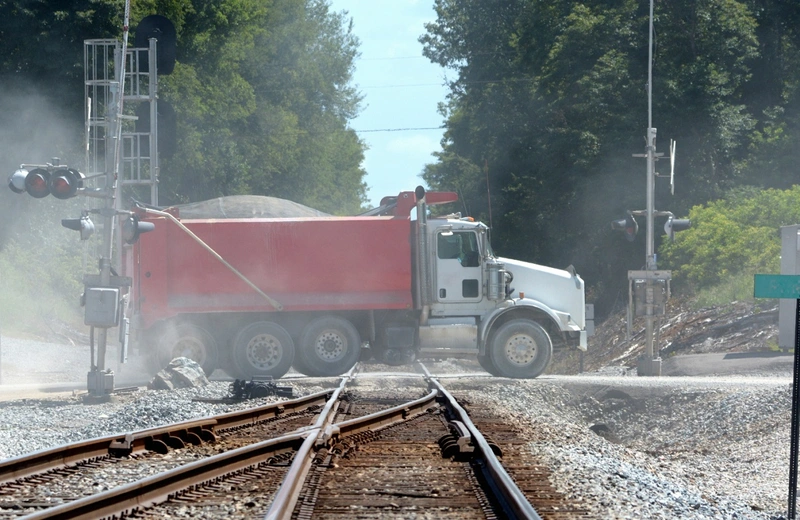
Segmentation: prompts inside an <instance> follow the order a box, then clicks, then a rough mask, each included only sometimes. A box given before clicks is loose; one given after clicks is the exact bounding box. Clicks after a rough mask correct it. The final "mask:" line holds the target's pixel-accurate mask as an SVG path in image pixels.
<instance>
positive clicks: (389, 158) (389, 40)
mask: <svg viewBox="0 0 800 520" xmlns="http://www.w3.org/2000/svg"><path fill="white" fill-rule="evenodd" d="M331 9H332V10H333V11H337V12H341V11H347V12H348V13H349V14H348V16H349V17H350V18H352V20H353V32H354V34H355V35H356V36H357V37H358V38H359V40H361V57H360V58H359V59H358V60H357V61H356V71H355V75H354V80H353V83H354V84H355V85H356V86H357V87H358V89H359V90H360V91H361V93H362V94H363V95H364V101H363V103H362V107H363V108H362V111H361V114H360V115H359V117H358V118H356V119H355V120H353V121H352V123H351V126H352V128H354V129H355V130H358V131H359V136H360V137H361V138H362V139H363V140H364V141H365V142H366V143H367V145H368V146H369V149H368V150H367V151H366V154H365V160H364V164H363V166H364V169H365V170H366V171H367V176H366V178H365V181H366V183H367V186H368V187H369V191H368V192H367V196H368V198H369V201H370V202H371V204H372V205H373V206H377V205H378V202H379V201H380V199H381V198H382V197H384V196H386V195H397V194H398V193H399V192H401V191H413V190H414V188H416V187H417V185H419V184H423V185H424V183H423V181H422V179H421V178H420V176H419V175H420V173H421V172H422V168H423V166H424V165H425V164H427V163H430V162H433V161H434V158H433V157H432V156H431V153H433V152H435V151H437V150H439V149H440V144H439V141H440V140H441V138H442V130H441V129H435V130H397V131H381V132H365V130H387V129H391V130H395V129H406V128H431V127H440V126H441V125H442V117H441V115H439V113H438V112H437V111H436V108H437V104H438V103H439V102H442V101H444V100H445V96H446V95H447V92H448V91H447V89H446V88H445V87H444V78H445V69H443V68H441V67H439V66H438V65H434V64H432V63H431V62H430V61H429V60H428V59H427V58H424V57H423V56H422V44H420V43H419V41H418V38H419V37H420V35H422V34H423V33H424V32H425V28H424V24H425V23H426V22H432V21H434V20H435V19H436V14H435V13H434V11H433V0H331ZM450 74H451V76H452V74H453V72H450Z"/></svg>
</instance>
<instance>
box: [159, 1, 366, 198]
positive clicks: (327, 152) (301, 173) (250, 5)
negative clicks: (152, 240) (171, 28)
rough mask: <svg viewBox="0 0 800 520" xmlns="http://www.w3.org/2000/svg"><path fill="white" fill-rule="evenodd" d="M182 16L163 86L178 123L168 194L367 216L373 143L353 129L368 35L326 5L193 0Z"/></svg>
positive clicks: (168, 164)
mask: <svg viewBox="0 0 800 520" xmlns="http://www.w3.org/2000/svg"><path fill="white" fill-rule="evenodd" d="M183 19H184V20H185V21H184V23H183V24H182V30H181V32H179V40H178V48H179V53H178V64H177V66H176V69H175V71H174V73H173V74H172V75H170V76H168V77H165V78H164V80H163V83H162V85H163V91H164V98H165V99H167V100H169V101H171V102H172V104H173V105H174V106H175V109H176V112H177V114H178V125H179V151H178V153H176V154H175V156H174V157H173V158H171V159H169V160H168V161H165V166H164V168H163V170H164V171H165V172H168V173H165V174H164V175H163V176H162V179H163V187H164V191H163V193H164V196H165V197H166V198H167V199H168V200H171V201H172V202H184V201H187V200H202V199H208V198H212V197H215V196H219V195H232V194H242V193H254V194H263V195H270V196H275V197H282V198H287V199H291V200H294V201H296V202H300V203H303V204H306V205H309V206H312V207H315V208H317V209H320V210H323V211H328V212H332V213H355V212H358V211H359V210H360V208H361V206H362V204H363V203H364V202H365V201H366V185H365V184H364V182H363V176H364V175H365V172H364V171H363V169H362V168H361V162H362V160H363V151H364V143H363V142H362V141H361V140H360V139H359V138H358V137H357V135H356V134H355V132H354V131H353V130H352V129H350V128H349V127H348V122H349V120H351V119H352V118H354V117H355V115H356V114H357V112H358V109H359V102H360V100H361V98H360V95H359V94H358V93H357V92H356V91H355V89H354V88H353V87H352V86H351V85H350V81H351V77H352V72H353V60H354V59H355V57H356V56H357V48H358V40H357V39H356V38H355V36H353V35H352V32H351V28H350V27H349V25H347V23H346V18H345V16H344V15H343V14H340V13H333V12H331V11H330V9H329V4H328V2H327V1H325V0H274V1H272V2H268V3H265V2H259V1H254V0H252V1H251V0H230V1H226V2H216V1H215V2H195V3H194V6H193V8H192V9H189V10H187V11H186V12H185V13H184V14H183Z"/></svg>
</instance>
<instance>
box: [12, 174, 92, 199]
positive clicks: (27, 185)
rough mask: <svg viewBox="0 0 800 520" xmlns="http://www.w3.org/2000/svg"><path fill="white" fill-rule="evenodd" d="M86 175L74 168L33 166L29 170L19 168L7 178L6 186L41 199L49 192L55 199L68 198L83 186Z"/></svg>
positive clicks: (15, 191)
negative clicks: (52, 168)
mask: <svg viewBox="0 0 800 520" xmlns="http://www.w3.org/2000/svg"><path fill="white" fill-rule="evenodd" d="M85 178H86V177H85V176H84V175H83V174H82V173H81V172H79V171H78V170H76V169H74V168H66V167H60V168H56V169H54V170H51V169H46V168H34V169H32V170H30V171H28V170H26V169H24V168H20V169H19V170H17V171H15V172H14V173H13V174H12V175H11V177H10V178H9V179H8V187H9V188H11V191H13V192H14V193H25V192H28V194H29V195H30V196H31V197H34V198H37V199H42V198H44V197H47V196H48V195H50V194H51V193H52V194H53V196H54V197H55V198H57V199H62V200H63V199H69V198H72V197H74V196H75V195H77V194H78V190H79V189H80V188H83V180H84V179H85Z"/></svg>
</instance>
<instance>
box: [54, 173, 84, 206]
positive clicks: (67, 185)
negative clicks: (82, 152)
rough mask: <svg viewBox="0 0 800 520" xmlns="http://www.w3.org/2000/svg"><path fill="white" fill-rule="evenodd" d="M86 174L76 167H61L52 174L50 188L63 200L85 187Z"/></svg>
mask: <svg viewBox="0 0 800 520" xmlns="http://www.w3.org/2000/svg"><path fill="white" fill-rule="evenodd" d="M83 179H85V176H84V175H83V174H82V173H81V172H79V171H78V170H76V169H74V168H60V169H58V170H55V171H54V172H53V173H51V174H50V182H49V186H48V187H49V189H50V193H52V194H53V197H55V198H57V199H61V200H65V199H70V198H72V197H74V196H75V195H77V194H78V188H83Z"/></svg>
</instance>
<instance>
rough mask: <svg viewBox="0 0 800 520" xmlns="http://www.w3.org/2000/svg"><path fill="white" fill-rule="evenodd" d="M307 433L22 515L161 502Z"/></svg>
mask: <svg viewBox="0 0 800 520" xmlns="http://www.w3.org/2000/svg"><path fill="white" fill-rule="evenodd" d="M309 436H311V437H313V434H309V432H301V433H291V434H289V435H283V436H281V437H276V438H274V439H269V440H266V441H262V442H259V443H256V444H251V445H249V446H244V447H242V448H237V449H235V450H231V451H226V452H224V453H221V454H219V455H215V456H213V457H209V458H207V459H203V460H199V461H197V462H192V463H190V464H186V465H184V466H180V467H178V468H175V469H172V470H169V471H165V472H163V473H159V474H157V475H154V476H152V477H147V478H144V479H142V480H138V481H136V482H131V483H130V484H126V485H124V486H120V487H117V488H114V489H111V490H109V491H104V492H102V493H97V494H95V495H91V496H88V497H85V498H81V499H78V500H75V501H73V502H68V503H66V504H61V505H58V506H55V507H51V508H49V509H46V510H44V511H40V512H37V513H34V514H31V515H28V516H26V517H25V518H26V519H28V520H44V519H52V518H70V519H85V520H94V519H97V518H103V517H107V516H112V515H122V514H123V513H125V512H132V511H134V510H136V509H139V508H145V507H149V506H152V505H154V504H157V503H160V502H164V501H166V500H168V499H169V498H170V495H172V494H173V493H179V492H181V491H184V490H186V489H188V488H191V487H193V486H198V485H202V484H203V483H205V482H210V481H213V480H214V479H219V478H223V477H225V476H226V475H229V474H231V473H238V472H241V471H244V470H247V469H248V468H252V467H255V466H258V465H259V464H261V463H265V462H267V461H268V459H269V458H270V457H272V456H274V455H276V454H280V453H286V452H293V451H297V450H298V449H299V448H300V446H304V445H306V444H307V438H308V437H309Z"/></svg>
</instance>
